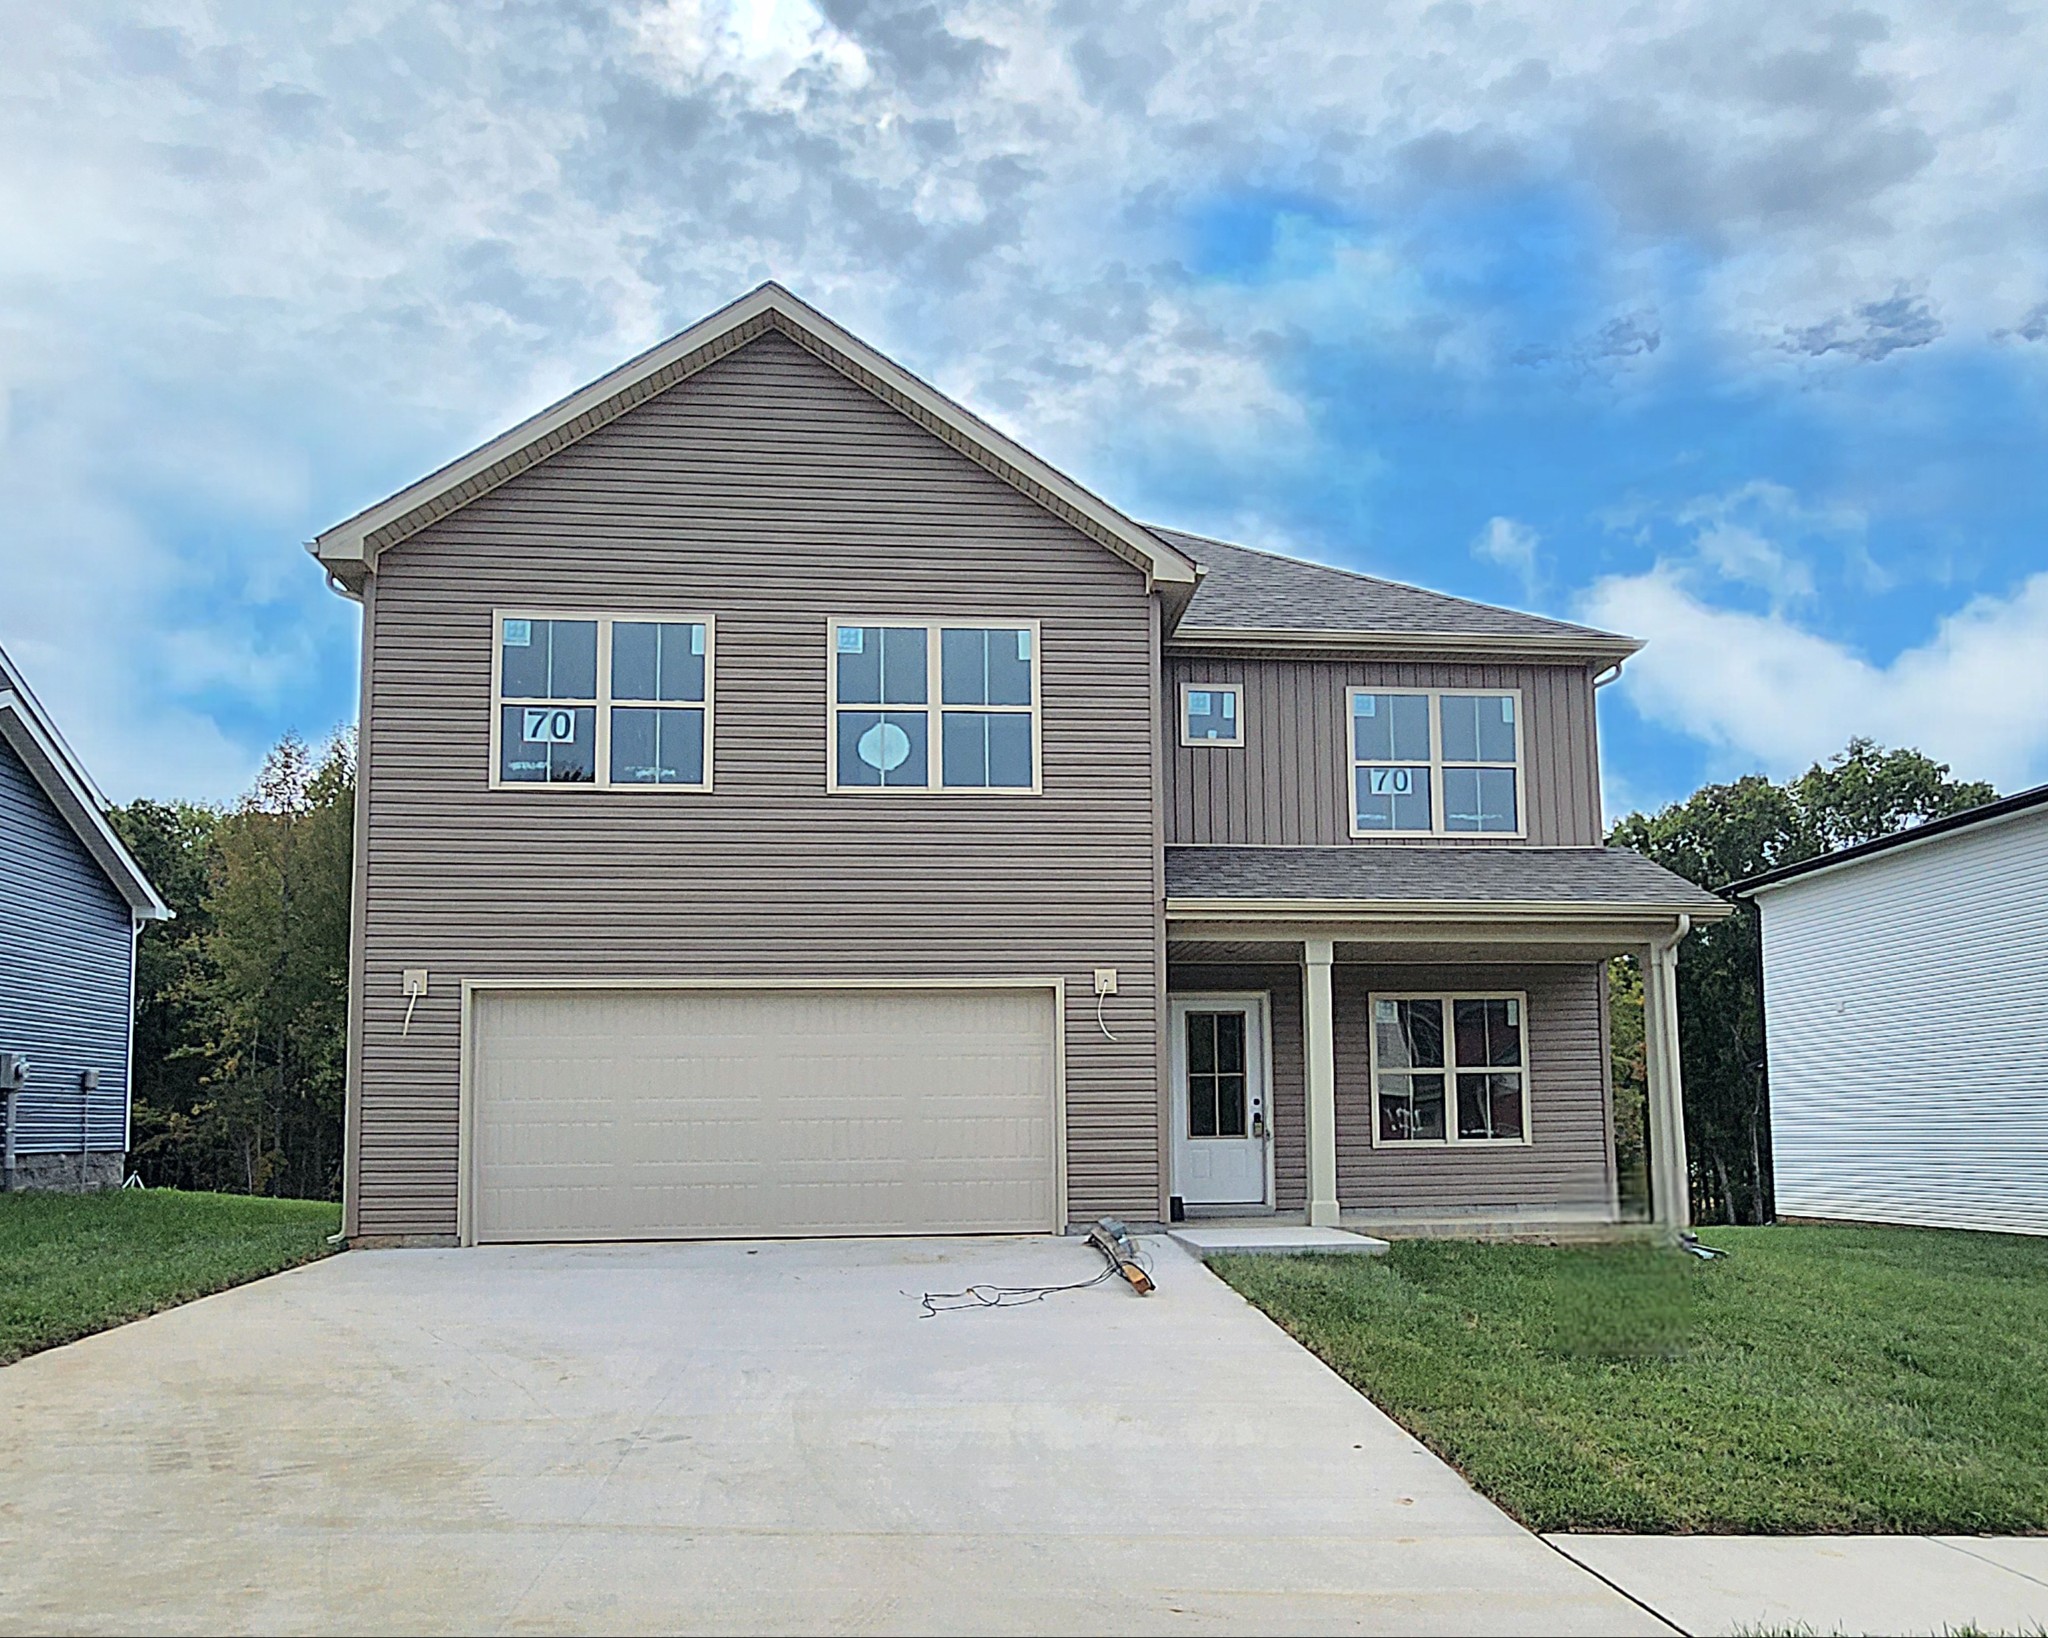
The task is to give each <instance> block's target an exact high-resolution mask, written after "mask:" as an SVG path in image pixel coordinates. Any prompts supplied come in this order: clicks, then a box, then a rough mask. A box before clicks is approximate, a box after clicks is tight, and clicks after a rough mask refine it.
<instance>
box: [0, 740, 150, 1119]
mask: <svg viewBox="0 0 2048 1638" xmlns="http://www.w3.org/2000/svg"><path fill="white" fill-rule="evenodd" d="M133 929H134V920H133V917H132V915H131V913H130V911H129V908H128V904H127V901H126V900H125V899H123V898H122V896H121V895H120V894H119V893H117V892H116V891H115V890H114V887H113V884H112V883H111V882H109V881H108V880H107V878H106V875H105V873H104V872H103V871H102V870H101V869H100V867H99V865H98V864H97V863H95V862H94V860H93V858H92V855H91V854H89V853H87V852H86V850H85V848H84V846H83V845H82V844H81V843H80V842H79V840H78V837H77V835H76V834H75V833H74V832H73V831H72V829H71V827H70V826H69V825H67V824H66V823H65V822H64V819H63V817H62V816H61V815H60V814H59V813H58V812H57V810H56V809H55V808H54V807H53V806H51V804H50V799H49V798H48V797H47V796H45V795H44V794H43V789H42V787H41V786H40V785H38V784H37V783H36V781H35V780H34V778H33V777H31V775H30V773H29V771H28V769H27V768H26V767H24V766H23V765H22V762H21V758H20V757H18V756H17V755H16V754H15V752H14V748H13V747H12V746H10V745H9V744H7V742H6V741H5V740H0V1051H7V1052H25V1053H27V1054H28V1056H29V1059H30V1062H31V1065H32V1067H31V1069H30V1073H29V1082H28V1088H27V1090H26V1091H24V1092H23V1093H22V1094H21V1096H20V1098H19V1099H18V1101H17V1105H16V1109H17V1116H16V1118H17V1119H18V1121H19V1122H20V1126H19V1130H18V1131H17V1132H16V1134H15V1148H16V1150H17V1151H18V1152H20V1153H24V1154H34V1153H43V1154H49V1153H61V1152H68V1153H73V1154H75V1153H76V1152H77V1151H78V1138H79V1129H80V1125H81V1122H82V1121H85V1120H87V1119H88V1118H89V1121H90V1133H91V1147H93V1148H94V1149H125V1148H126V1147H127V1146H128V1052H129V1042H130V1033H129V1005H130V989H129V966H130V964H131V963H132V962H133V961H134V959H135V943H134V931H133ZM88 1069H97V1070H98V1071H99V1072H100V1084H99V1089H98V1090H97V1091H96V1092H94V1093H93V1095H92V1108H91V1110H90V1113H89V1117H88V1114H87V1112H86V1111H85V1110H84V1109H83V1107H82V1099H83V1098H84V1092H83V1090H82V1084H81V1077H82V1074H83V1072H84V1071H85V1070H88Z"/></svg>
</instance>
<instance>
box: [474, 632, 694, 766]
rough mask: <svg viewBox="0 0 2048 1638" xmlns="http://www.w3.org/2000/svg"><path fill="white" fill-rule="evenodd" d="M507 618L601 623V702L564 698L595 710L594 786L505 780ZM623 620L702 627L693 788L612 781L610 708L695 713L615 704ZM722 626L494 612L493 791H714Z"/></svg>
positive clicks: (680, 703) (654, 703) (688, 703)
mask: <svg viewBox="0 0 2048 1638" xmlns="http://www.w3.org/2000/svg"><path fill="white" fill-rule="evenodd" d="M507 620H595V621H596V622H597V698H596V699H594V700H563V701H560V702H558V703H560V704H562V705H573V706H577V707H581V708H592V707H594V708H595V710H596V712H597V746H596V752H595V754H596V758H597V766H596V773H597V778H596V779H595V780H593V781H592V782H591V783H589V784H587V785H585V784H579V783H576V782H573V781H569V780H562V781H555V780H535V779H507V778H505V777H504V767H505V764H504V761H503V754H502V753H503V750H504V746H503V737H504V728H505V707H506V706H508V705H518V704H520V703H521V701H520V700H519V699H517V698H513V699H507V698H506V697H505V690H504V683H505V678H504V672H503V663H504V652H505V622H506V621H507ZM620 620H623V621H625V622H626V623H627V624H629V625H633V624H648V623H652V624H658V625H689V626H702V627H703V628H704V701H703V706H702V709H703V712H704V778H703V780H702V781H701V782H700V783H698V784H694V785H681V784H667V785H662V784H650V783H646V782H644V781H641V780H614V779H613V778H612V776H611V775H612V707H613V706H614V705H615V704H617V705H625V706H635V705H644V706H650V707H659V706H662V705H664V704H666V705H670V706H677V707H681V708H683V709H686V710H688V709H696V708H697V701H695V700H667V701H663V700H616V701H615V700H614V699H613V698H612V626H613V624H614V623H615V622H617V621H620ZM717 661H718V623H717V621H716V619H715V618H714V617H713V616H711V615H709V614H682V613H675V612H670V611H663V612H659V613H655V612H640V611H633V612H630V613H626V612H618V611H612V612H600V611H598V610H594V609H493V610H492V611H491V777H490V788H491V789H492V790H494V791H547V792H551V793H552V792H561V791H580V792H582V793H583V794H585V795H588V794H589V793H590V792H592V791H604V792H607V793H611V792H617V791H633V792H637V793H641V794H646V795H658V796H696V795H703V794H705V793H707V792H708V791H710V789H711V788H712V764H713V756H712V744H713V737H712V736H713V728H714V727H715V725H716V720H717V714H716V707H715V701H716V696H717V693H718V683H717Z"/></svg>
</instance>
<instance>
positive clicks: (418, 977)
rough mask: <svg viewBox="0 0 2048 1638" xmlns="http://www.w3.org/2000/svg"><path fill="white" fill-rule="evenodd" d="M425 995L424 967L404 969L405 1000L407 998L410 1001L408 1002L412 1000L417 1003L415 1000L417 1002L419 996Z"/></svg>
mask: <svg viewBox="0 0 2048 1638" xmlns="http://www.w3.org/2000/svg"><path fill="white" fill-rule="evenodd" d="M426 993H427V969H426V968H424V967H408V968H406V969H405V994H406V996H407V998H408V999H410V1000H414V1001H417V1000H418V999H419V998H420V997H421V996H423V995H425V994H426Z"/></svg>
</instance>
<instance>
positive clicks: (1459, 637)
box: [1166, 625, 1643, 664]
mask: <svg viewBox="0 0 2048 1638" xmlns="http://www.w3.org/2000/svg"><path fill="white" fill-rule="evenodd" d="M1166 646H1167V648H1168V649H1169V650H1182V649H1279V650H1285V651H1288V652H1294V651H1314V650H1341V651H1342V652H1344V653H1347V654H1352V653H1358V652H1360V651H1365V652H1368V653H1382V654H1399V655H1402V656H1404V657H1405V656H1409V655H1425V656H1428V657H1429V658H1432V659H1455V658H1457V657H1458V656H1459V655H1463V654H1477V655H1485V656H1497V655H1512V656H1515V657H1518V658H1528V659H1551V660H1556V659H1566V660H1603V661H1607V662H1609V663H1612V664H1619V663H1620V662H1621V661H1623V660H1626V659H1627V658H1628V657H1629V656H1630V655H1632V654H1637V653H1640V652H1641V651H1642V648H1643V644H1642V641H1641V640H1640V639H1638V638H1635V637H1618V636H1608V635H1606V634H1604V633H1600V632H1589V633H1588V634H1587V635H1586V636H1584V637H1575V636H1573V635H1572V634H1570V633H1569V632H1559V633H1558V634H1557V635H1556V636H1538V635H1535V634H1533V633H1515V634H1502V633H1499V632H1486V631H1432V632H1414V631H1337V630H1330V631H1318V630H1311V629H1308V628H1302V627H1279V626H1275V627H1272V628H1270V629H1268V628H1264V627H1260V626H1190V625H1183V626H1181V627H1179V628H1178V629H1177V630H1176V631H1175V632H1174V633H1173V635H1172V636H1171V637H1169V638H1167V640H1166Z"/></svg>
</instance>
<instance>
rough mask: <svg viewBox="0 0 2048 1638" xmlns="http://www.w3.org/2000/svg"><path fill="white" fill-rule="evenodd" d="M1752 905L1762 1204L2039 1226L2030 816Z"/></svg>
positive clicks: (2040, 1067)
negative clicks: (1758, 976)
mask: <svg viewBox="0 0 2048 1638" xmlns="http://www.w3.org/2000/svg"><path fill="white" fill-rule="evenodd" d="M1759 901H1760V903H1761V906H1762V910H1763V934H1764V1017H1765V1033H1766V1037H1767V1039H1768V1042H1769V1048H1770V1076H1771V1143H1772V1148H1773V1152H1774V1154H1775V1157H1776V1172H1777V1196H1778V1211H1779V1213H1780V1214H1781V1215H1784V1216H1788V1217H1845V1218H1861V1219H1864V1220H1866V1221H1870V1222H1888V1223H1924V1224H1929V1225H1934V1226H1938V1227H1944V1228H1976V1229H2005V1230H2011V1231H2016V1232H2020V1233H2027V1234H2048V811H2042V810H2035V811H2033V812H2030V813H2027V814H2024V815H2021V816H2020V817H2017V818H2014V819H2008V820H2004V821H1998V822H1994V823H1991V824H1988V825H1985V826H1983V827H1982V828H1979V829H1972V830H1965V831H1962V832H1960V833H1956V834H1953V835H1950V836H1946V837H1942V838H1938V839H1934V840H1930V841H1928V842H1926V843H1925V844H1922V845H1919V846H1912V847H1905V848H1901V849H1899V850H1897V851H1895V852H1891V853H1885V854H1880V855H1878V856H1876V857H1874V858H1872V859H1869V860H1867V861H1865V862H1863V863H1859V864H1854V865H1849V866H1845V867H1843V868H1841V869H1839V870H1832V871H1823V872H1821V873H1819V874H1817V875H1815V876H1812V877H1808V878H1805V879H1801V880H1796V881H1793V882H1790V883H1787V884H1786V885H1785V886H1784V887H1782V888H1778V889H1774V890H1767V891H1766V892H1765V893H1763V894H1761V895H1759Z"/></svg>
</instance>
